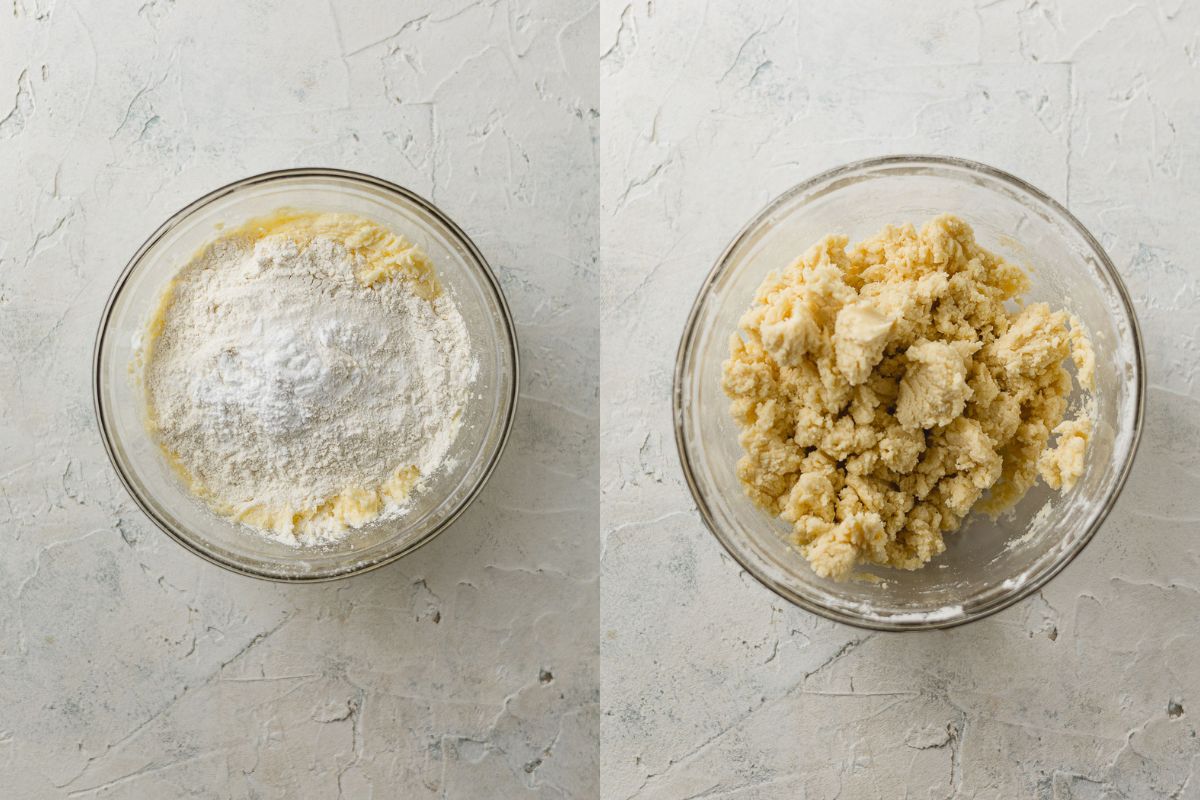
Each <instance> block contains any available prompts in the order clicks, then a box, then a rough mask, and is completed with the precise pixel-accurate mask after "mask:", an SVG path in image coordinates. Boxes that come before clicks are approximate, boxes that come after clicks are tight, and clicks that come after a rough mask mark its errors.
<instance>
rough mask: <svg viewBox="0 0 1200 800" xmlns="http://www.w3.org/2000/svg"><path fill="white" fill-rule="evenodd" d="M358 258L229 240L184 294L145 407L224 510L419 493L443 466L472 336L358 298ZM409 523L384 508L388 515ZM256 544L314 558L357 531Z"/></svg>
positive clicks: (339, 250)
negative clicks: (374, 493)
mask: <svg viewBox="0 0 1200 800" xmlns="http://www.w3.org/2000/svg"><path fill="white" fill-rule="evenodd" d="M359 258H361V256H356V255H353V254H352V253H350V252H348V251H347V249H346V247H345V246H343V245H342V244H341V243H340V242H338V241H334V240H332V239H329V238H323V237H318V238H316V239H314V240H313V241H312V242H311V243H309V244H308V245H307V246H305V247H303V248H302V247H301V246H299V245H298V244H297V243H296V242H295V241H293V240H291V239H289V238H287V237H285V236H279V235H276V236H269V237H267V238H265V239H262V240H260V241H258V242H257V243H255V244H253V245H249V244H246V243H244V242H239V241H238V240H236V239H233V240H221V241H218V242H217V243H216V244H215V245H214V246H213V247H212V248H210V249H209V251H208V252H207V253H205V254H203V255H202V256H201V257H199V258H198V259H196V260H195V261H193V262H192V263H190V264H189V265H188V266H187V267H185V268H184V269H183V271H182V272H181V274H180V275H179V277H178V278H177V279H176V282H175V284H174V287H173V294H172V300H171V304H170V306H169V307H168V310H167V313H166V316H165V324H164V327H163V331H162V334H161V336H160V337H159V338H158V339H157V341H155V342H154V344H153V349H152V351H151V355H150V358H149V361H148V363H147V364H146V368H145V375H144V380H145V385H146V392H147V400H148V404H149V407H150V409H151V418H152V420H153V421H154V422H155V423H156V425H157V428H158V431H157V432H158V436H159V440H160V443H161V444H162V445H163V447H164V448H165V449H166V450H167V451H168V452H170V453H174V454H175V455H176V456H177V457H178V459H179V461H180V465H181V466H182V467H183V469H184V471H185V472H186V473H187V476H188V477H189V478H190V479H191V482H192V488H193V490H195V491H196V492H197V493H198V494H200V495H201V496H204V497H206V498H207V499H209V500H210V502H211V503H212V504H213V505H214V507H217V508H219V509H224V510H225V511H226V512H227V513H230V514H231V515H234V516H237V515H238V514H239V512H242V511H244V510H246V509H253V508H256V507H257V508H266V509H272V510H280V511H284V512H286V511H289V510H295V511H302V510H305V509H309V510H311V509H314V508H316V507H318V506H320V505H321V504H322V503H325V502H326V501H328V500H329V499H330V498H333V497H335V496H337V495H339V493H342V492H344V491H346V490H347V489H355V488H365V489H377V488H378V487H380V486H382V485H383V484H385V483H386V482H387V481H388V479H389V478H390V477H392V476H393V475H394V474H395V472H396V470H398V469H401V468H406V467H416V469H417V470H418V471H419V475H420V479H421V480H422V481H424V480H426V479H428V478H429V477H430V476H432V475H434V474H436V473H437V472H438V471H439V470H440V469H442V468H443V467H444V466H446V461H447V458H448V455H449V452H450V449H451V445H452V444H453V442H454V440H455V437H456V436H457V434H458V431H459V428H460V427H461V424H462V412H463V409H464V407H465V406H466V403H467V400H468V397H469V394H470V384H471V383H472V381H473V380H474V378H475V374H476V372H477V366H478V365H477V363H476V362H475V360H474V358H473V357H472V354H471V348H470V341H469V338H468V335H467V329H466V325H465V323H464V321H463V318H462V316H461V314H459V312H458V309H457V308H456V307H455V305H454V304H453V302H452V301H451V299H450V298H449V297H448V296H446V295H444V294H443V295H441V296H439V297H437V298H436V299H434V300H432V301H430V300H425V299H422V298H421V297H418V296H417V295H415V294H414V293H413V291H412V287H411V285H410V284H409V283H408V282H407V281H406V280H403V279H400V278H396V279H392V280H385V281H382V282H379V283H377V284H375V285H374V286H369V287H368V286H363V285H361V283H359V281H357V280H356V279H355V266H356V259H359ZM419 486H420V484H418V490H419ZM404 510H405V504H404V502H403V498H399V500H398V501H397V499H396V498H385V502H384V506H383V507H382V508H381V509H380V510H379V514H380V515H382V516H384V517H394V516H398V515H400V514H403V512H404ZM285 516H287V517H288V518H289V519H290V514H285ZM352 524H353V523H352ZM289 525H290V523H289ZM262 532H263V533H267V534H269V535H272V536H274V537H276V538H279V539H280V540H281V541H287V542H289V543H297V544H307V545H311V544H320V543H322V542H328V541H333V540H336V539H339V538H342V537H343V536H345V535H346V532H347V525H346V524H343V523H339V522H338V521H336V520H330V519H312V520H306V521H303V522H301V523H300V524H298V525H297V527H296V528H295V530H292V531H288V530H282V531H281V530H279V529H276V530H274V531H266V530H263V531H262Z"/></svg>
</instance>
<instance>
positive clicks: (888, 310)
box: [722, 215, 1095, 579]
mask: <svg viewBox="0 0 1200 800" xmlns="http://www.w3.org/2000/svg"><path fill="white" fill-rule="evenodd" d="M1027 287H1028V279H1027V277H1026V276H1025V273H1024V272H1023V271H1022V270H1021V269H1020V268H1018V267H1016V266H1014V265H1012V264H1009V263H1007V262H1005V261H1003V260H1002V259H1001V258H999V257H998V256H996V255H994V254H992V253H990V252H988V251H987V250H984V249H983V248H981V247H980V246H979V245H978V244H976V242H975V237H974V233H973V231H972V230H971V227H970V226H969V225H967V223H965V222H963V221H962V220H960V219H958V218H957V217H954V216H950V215H944V216H940V217H937V218H935V219H933V220H931V221H929V222H928V223H926V225H925V226H924V227H923V228H922V229H921V230H920V231H919V232H918V231H917V230H916V229H915V228H913V226H911V225H905V226H902V227H892V226H889V227H887V228H885V229H884V230H883V231H882V232H881V233H879V234H878V235H877V236H875V237H874V238H871V239H867V240H865V241H863V242H860V243H858V244H856V245H853V246H849V245H848V240H847V239H846V237H844V236H828V237H826V238H825V239H823V240H822V241H821V242H819V243H818V244H816V245H815V246H814V247H812V248H811V249H810V250H809V251H808V252H807V253H805V254H804V255H803V256H802V257H801V258H800V259H798V260H797V261H796V262H795V263H793V264H792V265H791V266H789V267H787V268H786V269H785V270H783V271H782V272H772V273H771V274H769V275H768V276H767V277H766V279H765V280H764V281H763V282H762V285H761V286H760V287H759V289H758V293H757V295H756V297H755V299H754V302H753V304H752V305H751V307H750V309H749V310H748V311H747V312H746V314H745V315H744V316H743V317H742V319H741V322H740V325H739V332H738V333H736V334H734V336H733V337H732V338H731V340H730V357H729V360H728V361H726V362H725V367H724V375H723V381H722V384H723V387H724V389H725V392H726V394H728V395H729V397H730V399H731V400H732V404H731V413H732V414H733V417H734V419H736V420H737V422H738V423H739V424H740V425H741V428H742V432H741V437H740V441H741V445H742V447H743V449H744V450H745V452H746V454H745V455H744V456H743V457H742V458H741V460H740V461H739V462H738V464H737V474H738V477H739V478H740V480H741V482H742V484H743V486H744V487H745V490H746V492H747V494H748V495H749V496H750V497H751V499H753V500H754V501H755V503H757V504H758V505H760V506H762V507H763V508H765V509H767V510H769V511H770V512H772V513H774V514H777V515H779V516H780V517H782V518H783V519H784V520H786V521H787V522H789V523H791V526H792V530H793V532H794V536H795V541H796V544H797V545H798V546H799V548H800V550H801V552H802V553H803V554H804V556H805V557H806V558H807V559H808V560H809V562H810V563H811V564H812V567H813V569H814V571H816V572H817V574H819V575H822V576H826V577H833V578H837V579H842V578H845V577H846V576H848V575H849V574H850V572H851V571H852V570H853V569H854V568H855V566H857V565H859V564H879V565H886V566H892V567H900V568H902V569H917V568H919V567H922V566H924V565H925V564H926V563H928V562H929V561H930V559H932V558H933V557H934V556H936V555H938V554H939V553H941V552H942V551H943V550H944V549H945V543H944V541H943V538H942V537H943V534H946V533H949V532H952V531H954V530H956V529H957V528H958V527H959V525H960V524H961V522H962V519H963V517H965V516H966V515H967V513H968V512H969V511H971V509H972V508H976V507H978V508H980V510H983V511H986V512H989V513H993V514H994V513H998V512H999V511H1001V510H1003V509H1004V508H1007V507H1008V506H1010V505H1011V504H1012V503H1014V502H1015V501H1016V500H1018V499H1019V498H1020V497H1021V496H1022V495H1024V493H1025V492H1026V490H1027V489H1029V487H1030V486H1032V485H1033V483H1034V482H1035V481H1036V480H1037V477H1038V475H1039V473H1040V475H1041V476H1042V478H1043V479H1044V480H1045V481H1046V483H1047V484H1049V485H1050V486H1051V487H1053V488H1055V489H1058V488H1063V489H1070V488H1071V487H1072V486H1074V484H1075V482H1076V480H1078V478H1079V477H1080V475H1081V474H1082V473H1083V468H1084V464H1085V455H1086V450H1087V443H1088V437H1089V435H1090V432H1091V420H1090V419H1089V418H1088V417H1087V416H1081V417H1080V418H1079V419H1075V420H1068V421H1066V422H1064V421H1063V418H1064V415H1065V414H1066V411H1067V401H1068V397H1069V395H1070V394H1071V386H1072V378H1071V374H1070V373H1069V372H1068V371H1067V369H1066V368H1065V365H1064V362H1065V361H1066V360H1067V359H1073V361H1074V364H1075V368H1076V378H1077V380H1078V381H1079V383H1080V384H1081V385H1082V387H1083V388H1084V389H1085V390H1091V389H1092V382H1093V380H1094V379H1093V373H1094V369H1095V367H1094V365H1095V359H1094V356H1093V353H1092V347H1091V343H1090V342H1089V340H1088V337H1087V334H1086V332H1085V331H1084V330H1083V328H1082V327H1081V326H1080V324H1079V321H1078V320H1077V319H1075V318H1074V317H1072V316H1070V315H1069V314H1068V313H1067V312H1065V311H1051V310H1050V308H1049V306H1047V305H1045V304H1042V303H1038V304H1034V305H1030V306H1028V307H1026V308H1024V309H1023V310H1020V311H1016V312H1014V311H1010V310H1008V309H1007V308H1006V307H1005V303H1006V301H1010V300H1017V299H1018V298H1019V296H1020V294H1021V293H1022V292H1023V291H1024V290H1025V289H1026V288H1027ZM1052 433H1053V434H1055V435H1057V437H1058V440H1057V446H1056V447H1054V448H1052V449H1048V442H1049V439H1050V437H1051V435H1052ZM985 492H988V496H987V497H986V498H984V497H983V495H984V493H985Z"/></svg>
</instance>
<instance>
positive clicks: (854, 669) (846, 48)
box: [601, 0, 1200, 800]
mask: <svg viewBox="0 0 1200 800" xmlns="http://www.w3.org/2000/svg"><path fill="white" fill-rule="evenodd" d="M835 9H837V11H836V12H835V11H834V10H835ZM1198 30H1200V4H1196V3H1186V2H1179V0H1174V2H1148V3H1144V4H1133V3H1130V2H1125V1H1124V0H1117V1H1115V2H1083V0H1075V1H1074V2H1038V1H1037V0H1032V2H1023V0H999V2H988V3H983V2H980V3H979V4H978V6H973V5H972V4H971V3H969V2H956V1H954V2H952V1H951V0H939V1H938V2H927V3H921V4H917V3H885V2H874V3H837V4H829V3H807V2H806V3H793V2H782V1H779V2H775V1H767V0H757V1H756V2H748V1H746V0H743V2H737V3H735V2H731V1H729V0H712V2H699V1H698V2H694V3H686V4H684V3H667V2H662V0H654V1H653V2H650V0H637V1H636V2H632V3H621V2H617V3H604V4H602V8H601V49H602V51H604V52H605V56H604V59H603V61H602V64H601V108H602V114H603V117H602V124H601V169H602V184H601V185H602V190H601V208H602V211H601V219H602V226H601V237H602V242H603V248H602V261H603V264H604V270H603V275H604V281H603V285H604V300H605V302H604V308H605V311H604V316H603V319H602V326H603V329H604V336H605V338H604V350H603V356H602V367H601V376H602V378H601V397H602V412H601V427H602V430H603V436H602V437H601V448H602V467H601V485H602V506H603V508H604V526H605V534H606V547H605V554H604V558H603V566H602V570H601V585H602V609H603V611H602V619H601V630H602V637H601V653H602V664H603V669H602V678H601V697H602V709H603V710H602V719H601V731H602V736H603V746H602V758H601V768H602V774H603V781H602V782H603V787H604V792H603V794H604V796H605V797H607V798H613V800H620V799H624V798H671V799H672V800H675V799H677V798H685V797H686V798H701V797H703V798H708V799H711V798H739V800H740V799H742V798H795V797H805V798H811V799H812V800H823V799H824V798H832V797H842V798H886V799H887V800H891V798H900V797H913V798H918V797H919V798H938V797H955V798H971V797H975V798H998V797H1003V798H1034V797H1036V798H1056V799H1057V800H1065V799H1066V798H1101V797H1103V798H1157V797H1182V798H1195V797H1200V775H1196V774H1195V773H1196V771H1198V770H1200V738H1197V734H1196V731H1197V727H1198V722H1197V721H1198V720H1200V538H1198V536H1197V529H1198V528H1200V512H1198V511H1197V507H1198V506H1197V498H1200V446H1198V444H1197V443H1198V442H1200V402H1198V398H1200V381H1198V378H1200V350H1198V348H1200V345H1198V339H1200V297H1198V290H1197V281H1196V277H1197V275H1198V274H1200V272H1198V271H1200V267H1198V266H1197V264H1196V259H1195V252H1194V251H1195V244H1194V242H1195V238H1196V227H1197V220H1198V219H1200V192H1198V190H1197V186H1198V183H1197V182H1198V181H1200V38H1198V36H1197V31H1198ZM914 152H915V153H920V152H928V153H939V154H947V155H956V156H962V157H966V158H973V159H977V160H980V161H984V162H988V163H991V164H994V165H995V166H998V167H1000V168H1002V169H1006V170H1009V171H1011V172H1014V173H1015V174H1017V175H1019V176H1021V177H1023V178H1025V179H1027V180H1029V181H1031V182H1032V183H1034V184H1035V185H1037V186H1039V187H1041V188H1042V189H1044V190H1046V191H1047V192H1049V193H1050V194H1051V195H1052V196H1054V197H1055V198H1057V199H1058V200H1060V201H1062V202H1064V203H1066V204H1068V205H1069V206H1070V208H1071V210H1072V211H1073V212H1075V214H1076V215H1078V216H1079V217H1080V218H1081V219H1082V221H1083V222H1084V224H1085V225H1087V226H1088V227H1089V228H1090V229H1091V230H1092V231H1093V232H1094V233H1095V234H1096V235H1097V236H1098V237H1099V238H1100V239H1101V240H1102V242H1103V244H1104V246H1105V247H1106V248H1107V250H1108V252H1109V254H1110V255H1111V256H1112V258H1113V261H1114V262H1115V263H1116V265H1117V267H1118V268H1119V270H1120V272H1121V274H1122V275H1123V277H1124V278H1125V281H1126V282H1127V284H1128V286H1129V289H1130V291H1131V293H1132V295H1133V297H1134V299H1135V302H1136V305H1137V310H1138V312H1139V314H1140V318H1141V322H1142V327H1143V332H1144V334H1145V338H1146V349H1147V355H1148V357H1149V381H1150V386H1151V388H1150V391H1149V409H1148V417H1147V422H1146V428H1145V436H1144V438H1143V442H1142V447H1141V451H1140V455H1139V457H1138V461H1137V465H1136V467H1135V469H1134V472H1133V475H1132V476H1131V478H1130V481H1129V484H1128V486H1127V487H1126V489H1125V492H1124V494H1123V496H1122V498H1121V500H1120V502H1119V503H1118V505H1117V508H1116V510H1115V511H1114V513H1113V514H1112V516H1111V518H1110V519H1109V521H1108V523H1107V524H1106V525H1105V526H1104V527H1103V528H1102V529H1101V531H1100V532H1099V534H1098V535H1097V536H1096V538H1095V540H1094V541H1093V542H1092V543H1091V544H1090V545H1089V546H1088V548H1087V549H1086V550H1085V552H1084V553H1083V555H1082V556H1080V557H1079V558H1078V559H1077V560H1076V561H1075V562H1074V563H1073V564H1072V565H1071V566H1069V567H1068V568H1067V569H1066V571H1065V572H1064V573H1063V574H1062V575H1060V576H1059V577H1058V578H1056V579H1055V580H1054V581H1052V582H1051V583H1050V584H1049V585H1048V586H1047V587H1046V589H1045V590H1044V591H1043V592H1041V593H1039V594H1038V595H1036V596H1034V597H1032V598H1030V599H1029V600H1026V601H1025V602H1022V603H1020V604H1019V605H1017V606H1016V607H1014V608H1011V609H1009V610H1007V611H1005V612H1003V613H1001V614H999V615H997V616H994V617H992V618H989V619H987V620H984V621H981V622H977V623H974V624H971V625H968V626H966V627H963V628H959V629H955V630H951V631H947V632H935V633H925V634H872V633H867V632H864V631H859V630H855V629H853V628H848V627H844V626H840V625H836V624H833V623H830V622H826V621H823V620H821V619H818V618H816V617H814V616H812V615H810V614H807V613H805V612H802V611H799V610H797V609H795V608H792V607H791V606H789V605H788V604H786V603H784V602H783V601H782V600H779V599H777V598H776V597H775V596H774V595H772V594H771V593H770V592H768V591H767V590H765V589H763V588H761V587H760V586H759V585H758V584H757V583H756V582H755V581H754V579H752V578H750V577H749V576H748V575H746V574H744V573H742V572H741V571H740V570H739V569H738V568H737V566H736V565H735V564H734V563H733V562H732V560H731V559H730V558H728V557H727V556H726V555H725V554H724V552H723V551H722V549H721V547H720V546H719V545H718V543H717V542H716V540H715V539H713V538H712V536H710V535H709V534H708V532H707V531H706V530H705V528H704V527H703V525H702V523H701V522H700V520H699V517H698V515H697V514H696V512H695V510H694V506H693V503H692V499H691V497H690V496H689V494H688V491H687V488H686V486H685V485H684V484H683V482H682V477H681V474H680V470H679V467H678V462H677V459H676V456H675V452H674V440H673V433H672V427H671V413H670V406H669V399H670V398H669V393H670V384H671V377H672V370H673V367H674V356H675V348H676V346H677V344H678V340H679V335H680V331H681V329H682V326H683V323H684V320H685V318H686V315H687V312H688V307H689V305H690V303H691V299H692V297H693V296H694V293H695V291H696V289H697V288H698V287H699V284H700V282H701V281H702V279H703V277H704V275H705V274H706V273H707V271H708V269H709V268H710V266H711V265H712V263H713V261H714V260H715V258H716V256H717V255H718V254H719V253H720V251H721V250H722V249H723V247H724V246H725V244H726V243H727V242H728V240H729V239H730V238H731V237H732V236H733V234H734V233H735V232H736V231H737V230H738V229H739V228H740V227H741V225H742V224H743V223H744V222H745V221H746V220H747V219H749V217H750V216H751V215H752V214H754V213H755V212H756V211H757V210H758V209H759V208H760V207H762V206H763V205H764V204H765V203H766V202H767V201H768V200H770V199H771V198H772V197H774V196H775V195H777V194H779V193H780V192H782V191H783V190H784V189H786V188H788V187H789V186H791V185H793V184H795V183H797V182H799V181H801V180H803V179H804V178H806V177H808V176H810V175H812V174H814V173H816V172H819V171H821V170H824V169H827V168H829V167H832V166H836V165H837V164H839V163H843V162H845V161H850V160H855V159H859V158H864V157H867V156H872V155H880V154H885V153H914Z"/></svg>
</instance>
